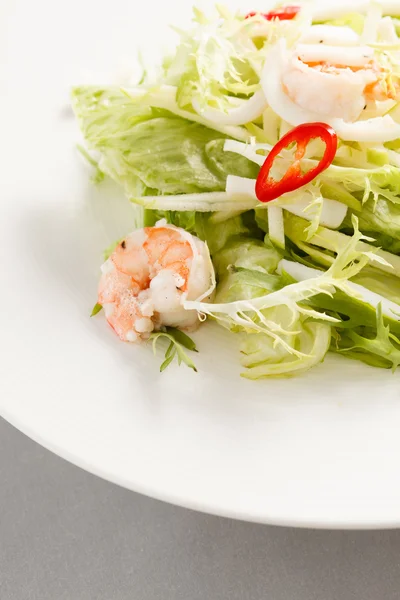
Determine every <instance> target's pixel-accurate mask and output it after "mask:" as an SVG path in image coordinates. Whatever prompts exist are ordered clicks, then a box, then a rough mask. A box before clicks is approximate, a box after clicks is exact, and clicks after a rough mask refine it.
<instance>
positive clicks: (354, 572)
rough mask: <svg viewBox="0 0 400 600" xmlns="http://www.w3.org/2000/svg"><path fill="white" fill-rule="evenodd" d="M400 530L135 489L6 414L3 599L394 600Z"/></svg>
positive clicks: (0, 534) (1, 444)
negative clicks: (225, 512)
mask: <svg viewBox="0 0 400 600" xmlns="http://www.w3.org/2000/svg"><path fill="white" fill-rule="evenodd" d="M399 598H400V531H375V532H345V531H344V532H341V531H335V532H329V531H311V530H295V529H287V528H277V527H266V526H262V525H255V524H248V523H242V522H238V521H231V520H229V519H221V518H219V517H213V516H208V515H203V514H199V513H195V512H192V511H189V510H184V509H181V508H175V507H173V506H170V505H168V504H164V503H162V502H158V501H156V500H151V499H149V498H145V497H143V496H140V495H137V494H133V493H131V492H128V491H126V490H123V489H121V488H118V487H116V486H114V485H112V484H110V483H107V482H105V481H102V480H101V479H98V478H96V477H94V476H92V475H89V474H87V473H85V472H84V471H82V470H80V469H78V468H76V467H74V466H72V465H70V464H68V463H67V462H65V461H63V460H62V459H60V458H58V457H56V456H54V455H53V454H51V453H49V452H47V451H46V450H44V449H43V448H41V447H40V446H38V445H37V444H35V443H34V442H32V441H31V440H29V439H28V438H26V437H25V436H23V435H22V434H21V433H19V432H18V431H16V430H15V429H13V428H12V427H11V426H10V425H8V424H7V423H5V422H4V421H1V420H0V599H1V600H350V599H360V600H392V599H393V600H395V599H396V600H399Z"/></svg>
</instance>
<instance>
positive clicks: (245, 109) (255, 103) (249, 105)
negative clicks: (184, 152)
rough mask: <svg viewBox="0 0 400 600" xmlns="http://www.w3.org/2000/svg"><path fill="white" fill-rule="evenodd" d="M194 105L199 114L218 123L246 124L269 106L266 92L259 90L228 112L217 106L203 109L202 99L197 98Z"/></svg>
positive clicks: (259, 115) (211, 121)
mask: <svg viewBox="0 0 400 600" xmlns="http://www.w3.org/2000/svg"><path fill="white" fill-rule="evenodd" d="M192 106H193V108H194V110H195V111H196V112H197V114H198V115H200V116H201V117H203V119H206V120H207V121H210V123H213V124H216V125H244V124H245V123H250V122H251V121H255V120H256V119H258V118H259V117H261V115H262V114H263V112H264V110H265V109H266V107H267V103H266V100H265V96H264V92H263V91H262V90H258V91H257V92H255V94H253V96H252V97H251V98H249V99H248V100H240V105H239V106H237V107H235V108H230V109H228V110H227V111H226V112H224V111H222V110H218V109H216V108H206V109H204V110H203V109H202V107H201V103H200V101H199V100H198V99H197V98H195V99H194V100H193V102H192Z"/></svg>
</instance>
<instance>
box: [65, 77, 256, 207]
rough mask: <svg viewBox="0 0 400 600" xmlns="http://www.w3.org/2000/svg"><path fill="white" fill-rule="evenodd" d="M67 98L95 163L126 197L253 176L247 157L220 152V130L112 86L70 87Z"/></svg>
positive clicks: (199, 188)
mask: <svg viewBox="0 0 400 600" xmlns="http://www.w3.org/2000/svg"><path fill="white" fill-rule="evenodd" d="M72 103H73V108H74V111H75V113H76V115H77V118H78V120H79V123H80V127H81V129H82V133H83V135H84V138H85V140H86V143H87V145H88V147H89V148H90V149H93V150H97V151H99V152H100V154H101V159H100V162H99V168H100V169H101V170H102V171H103V172H105V173H106V174H107V175H109V176H110V177H112V178H113V179H114V180H115V181H116V182H117V183H119V184H120V185H121V186H122V187H123V188H124V190H125V193H126V194H127V195H128V196H129V197H130V198H135V197H141V196H145V195H155V196H156V195H157V194H190V193H196V192H215V191H223V190H225V183H226V177H227V175H230V174H236V175H241V176H245V177H255V176H256V175H257V172H258V168H257V166H256V165H254V164H253V163H251V162H250V161H249V160H247V159H246V158H244V157H239V159H238V157H237V156H236V155H234V154H232V153H230V152H224V150H223V145H224V140H225V137H224V136H223V135H222V134H221V133H218V132H216V131H215V130H213V129H209V128H208V127H205V126H203V125H200V124H198V123H194V122H192V121H188V120H186V119H182V118H181V117H177V116H175V115H173V114H172V113H169V112H168V111H166V110H161V109H155V108H150V107H148V106H145V105H141V103H140V102H139V101H138V100H137V99H136V100H132V99H131V98H129V97H127V95H126V94H124V93H123V92H122V91H121V90H120V89H118V88H115V87H110V88H98V87H95V86H87V87H79V88H75V89H74V90H73V92H72Z"/></svg>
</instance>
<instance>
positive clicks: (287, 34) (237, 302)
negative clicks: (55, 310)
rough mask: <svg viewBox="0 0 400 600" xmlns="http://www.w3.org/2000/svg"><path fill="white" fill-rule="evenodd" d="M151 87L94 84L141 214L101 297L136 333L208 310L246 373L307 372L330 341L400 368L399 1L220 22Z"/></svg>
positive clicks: (92, 139) (103, 155)
mask: <svg viewBox="0 0 400 600" xmlns="http://www.w3.org/2000/svg"><path fill="white" fill-rule="evenodd" d="M178 34H179V37H180V41H179V43H178V45H177V48H176V51H175V52H174V53H173V54H172V55H168V56H165V57H164V59H163V61H162V64H161V66H160V67H159V69H158V71H157V73H156V74H153V75H152V76H150V75H148V74H147V73H146V72H144V74H143V77H142V79H141V80H140V81H139V82H138V83H137V84H136V85H116V84H113V85H109V86H102V87H100V86H93V85H90V86H80V87H76V88H74V89H73V91H72V103H73V108H74V112H75V114H76V117H77V119H78V122H79V125H80V128H81V130H82V133H83V136H84V139H85V144H86V148H85V149H82V152H83V153H84V154H85V156H86V157H87V158H88V159H89V161H90V162H91V163H92V164H93V165H94V167H95V170H96V172H95V178H96V179H97V180H98V181H99V180H101V179H102V178H103V177H104V176H107V177H111V178H112V179H114V180H115V181H116V182H117V183H118V184H119V185H120V186H121V187H122V188H123V190H124V192H125V194H126V195H127V196H128V197H129V199H130V201H131V202H132V207H133V208H134V209H135V211H136V222H137V230H136V231H134V232H127V236H126V237H125V238H124V239H123V240H118V241H116V242H115V244H114V245H113V246H112V247H111V248H109V249H108V250H107V251H106V253H105V262H104V264H103V265H102V267H101V271H102V272H101V277H100V283H99V292H98V302H97V304H96V306H95V308H94V311H93V314H95V313H97V312H99V311H100V310H102V309H103V313H104V315H105V318H106V319H107V321H108V323H109V324H110V325H111V326H112V328H113V329H114V331H115V332H116V334H117V335H118V336H119V337H120V338H121V340H123V341H126V342H131V343H137V342H141V341H146V340H149V339H150V340H152V341H153V343H154V344H156V343H157V342H158V340H159V339H164V340H166V341H167V342H168V346H167V350H166V354H165V360H164V362H163V364H162V366H161V369H162V370H163V369H164V368H165V367H167V366H168V365H169V364H170V363H171V362H172V360H173V359H174V358H175V357H176V358H177V359H178V361H179V362H184V363H186V364H187V365H188V366H189V367H191V368H194V369H195V365H194V362H193V360H192V356H194V355H193V354H190V351H194V350H196V346H195V343H194V342H193V340H192V339H191V338H190V337H189V336H188V335H187V332H190V331H191V330H193V329H194V328H195V327H197V326H198V325H201V323H202V321H204V320H205V319H206V318H211V319H214V320H215V321H216V322H217V323H218V324H220V325H221V326H222V327H225V328H226V329H227V330H229V331H230V332H231V335H235V336H238V337H239V339H240V361H241V363H242V365H243V367H244V373H243V375H244V376H245V377H247V378H249V379H259V378H265V377H271V376H293V375H296V374H300V373H302V372H304V371H306V370H308V369H310V368H311V367H314V366H316V365H318V364H319V363H321V362H322V361H323V360H324V358H325V356H326V354H327V353H328V352H334V353H339V354H341V355H343V356H344V357H347V358H348V359H352V360H358V361H362V362H364V363H367V364H369V365H372V366H374V367H381V368H386V369H393V370H395V369H396V368H397V367H398V365H399V364H400V104H399V101H400V38H399V34H400V2H384V1H381V2H369V1H366V0H354V1H350V0H349V1H347V2H345V3H342V5H340V4H338V3H332V4H331V6H329V7H327V6H326V5H320V3H317V2H315V3H312V2H308V3H306V2H305V3H302V4H300V3H297V2H296V4H291V5H280V6H278V7H277V8H275V9H273V10H271V11H269V12H266V13H262V12H250V13H249V14H243V13H238V14H232V13H231V12H230V11H229V10H228V9H226V8H224V7H221V6H218V7H217V15H216V16H215V17H209V16H207V15H205V14H203V13H202V12H201V11H200V10H198V9H195V10H194V18H193V24H192V27H191V28H190V29H189V30H188V31H181V30H179V31H178Z"/></svg>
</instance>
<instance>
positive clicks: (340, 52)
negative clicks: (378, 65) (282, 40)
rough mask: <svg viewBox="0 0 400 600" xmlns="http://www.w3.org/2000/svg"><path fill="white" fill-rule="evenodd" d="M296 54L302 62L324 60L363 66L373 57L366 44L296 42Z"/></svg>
mask: <svg viewBox="0 0 400 600" xmlns="http://www.w3.org/2000/svg"><path fill="white" fill-rule="evenodd" d="M296 54H297V56H298V57H299V58H300V60H301V61H303V62H304V63H318V62H326V63H330V64H333V65H346V66H348V67H364V66H365V65H367V64H368V63H370V62H371V60H372V59H373V58H374V50H373V48H369V47H368V46H355V47H350V48H349V47H343V46H328V45H325V44H298V45H297V46H296Z"/></svg>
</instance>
